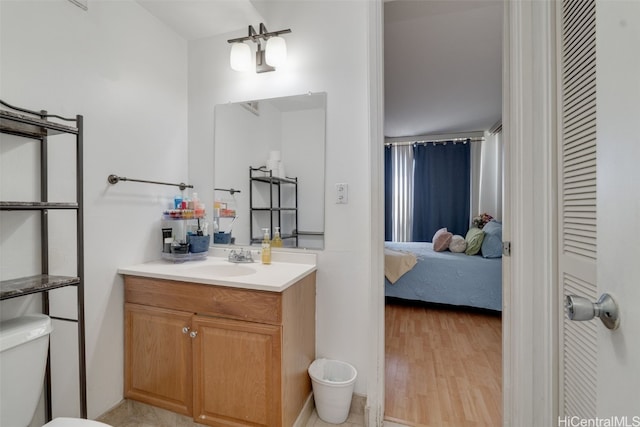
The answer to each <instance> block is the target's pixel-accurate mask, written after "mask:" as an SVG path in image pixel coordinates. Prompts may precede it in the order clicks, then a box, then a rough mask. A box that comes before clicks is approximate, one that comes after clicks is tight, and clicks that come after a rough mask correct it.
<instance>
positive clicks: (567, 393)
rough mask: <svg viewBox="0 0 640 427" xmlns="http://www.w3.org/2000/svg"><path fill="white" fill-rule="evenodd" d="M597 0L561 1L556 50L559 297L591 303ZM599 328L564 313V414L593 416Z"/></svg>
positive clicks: (593, 297)
mask: <svg viewBox="0 0 640 427" xmlns="http://www.w3.org/2000/svg"><path fill="white" fill-rule="evenodd" d="M595 3H596V2H595V0H565V1H563V2H562V6H561V9H562V10H561V13H560V16H561V28H560V35H561V45H560V49H559V52H560V55H561V59H560V68H561V71H560V73H561V74H560V84H561V93H560V99H561V100H560V104H561V119H562V120H561V123H560V125H561V129H560V144H559V149H560V150H559V153H558V159H559V173H558V180H559V188H558V190H559V196H560V200H559V203H558V207H559V214H560V217H559V223H558V225H559V230H560V235H559V237H560V239H559V242H560V248H559V254H560V260H559V273H560V277H559V283H560V285H561V287H562V297H564V296H565V295H580V296H584V297H586V298H588V299H590V300H592V301H596V300H597V299H598V289H597V286H596V280H597V275H596V260H597V254H598V251H597V242H596V211H597V203H596V202H597V199H596V197H597V187H596V23H595V13H596V7H595ZM563 299H564V298H561V300H563ZM597 326H598V325H597V324H596V323H595V322H572V321H570V320H568V319H567V317H566V316H563V327H562V328H561V333H562V339H563V342H564V346H563V347H564V348H563V351H562V354H561V358H560V359H561V364H560V369H561V372H562V373H563V375H562V377H561V378H562V382H561V384H560V387H561V390H562V394H563V396H564V399H563V400H564V402H563V405H562V407H561V408H560V411H561V414H562V413H563V414H567V415H578V416H580V417H584V418H593V417H595V411H596V401H597V394H596V393H597V387H595V385H596V384H597V366H598V365H597V364H598V351H597V350H598V346H597V329H596V328H597Z"/></svg>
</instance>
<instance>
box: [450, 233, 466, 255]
mask: <svg viewBox="0 0 640 427" xmlns="http://www.w3.org/2000/svg"><path fill="white" fill-rule="evenodd" d="M466 249H467V242H466V240H464V237H462V236H461V235H459V234H456V235H455V236H453V237H452V238H451V242H449V250H450V251H451V252H455V253H461V252H464V251H465V250H466Z"/></svg>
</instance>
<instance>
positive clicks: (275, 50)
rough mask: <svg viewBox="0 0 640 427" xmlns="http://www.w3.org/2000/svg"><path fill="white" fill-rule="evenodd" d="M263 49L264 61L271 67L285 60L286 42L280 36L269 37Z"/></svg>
mask: <svg viewBox="0 0 640 427" xmlns="http://www.w3.org/2000/svg"><path fill="white" fill-rule="evenodd" d="M265 50H266V52H265V61H266V62H267V64H269V65H271V66H272V67H279V66H281V65H284V63H285V62H287V44H286V43H285V41H284V39H283V38H282V37H271V38H269V40H267V46H266V47H265Z"/></svg>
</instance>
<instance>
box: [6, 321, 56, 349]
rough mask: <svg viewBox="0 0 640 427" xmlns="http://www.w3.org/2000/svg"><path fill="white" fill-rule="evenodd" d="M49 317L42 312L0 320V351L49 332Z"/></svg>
mask: <svg viewBox="0 0 640 427" xmlns="http://www.w3.org/2000/svg"><path fill="white" fill-rule="evenodd" d="M51 330H52V328H51V319H50V318H49V316H47V315H44V314H28V315H26V316H22V317H17V318H15V319H10V320H5V321H3V322H0V352H2V351H5V350H9V349H10V348H13V347H16V346H18V345H21V344H24V343H27V342H29V341H33V340H35V339H37V338H40V337H42V336H45V335H48V334H50V333H51Z"/></svg>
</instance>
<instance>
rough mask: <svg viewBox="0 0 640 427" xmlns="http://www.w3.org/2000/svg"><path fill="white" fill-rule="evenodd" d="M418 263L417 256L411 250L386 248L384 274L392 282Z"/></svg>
mask: <svg viewBox="0 0 640 427" xmlns="http://www.w3.org/2000/svg"><path fill="white" fill-rule="evenodd" d="M417 263H418V260H417V259H416V256H415V255H414V254H412V253H410V252H400V251H393V250H391V249H387V248H385V250H384V275H385V277H386V278H387V279H388V280H389V282H391V283H392V284H393V283H395V282H396V281H397V280H398V279H399V278H400V277H402V275H403V274H404V273H406V272H407V271H409V270H411V269H412V268H413V267H414V266H415V265H416V264H417Z"/></svg>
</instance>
